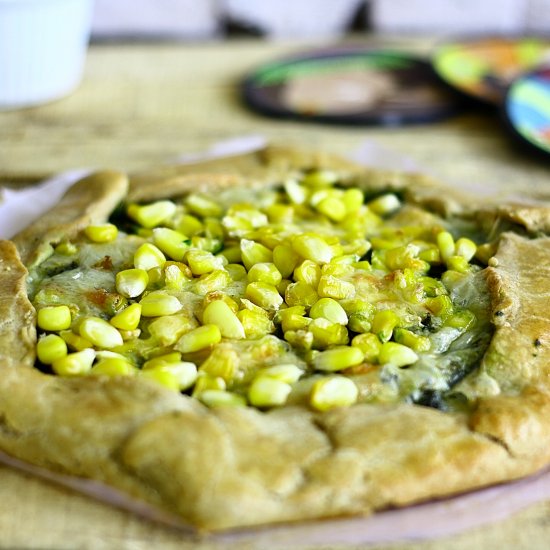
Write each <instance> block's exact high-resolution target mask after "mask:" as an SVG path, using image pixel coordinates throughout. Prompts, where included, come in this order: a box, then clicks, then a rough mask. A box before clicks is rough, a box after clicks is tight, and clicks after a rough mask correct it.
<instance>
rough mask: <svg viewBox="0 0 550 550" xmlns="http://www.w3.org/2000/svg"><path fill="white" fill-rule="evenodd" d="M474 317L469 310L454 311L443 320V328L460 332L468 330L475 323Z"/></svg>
mask: <svg viewBox="0 0 550 550" xmlns="http://www.w3.org/2000/svg"><path fill="white" fill-rule="evenodd" d="M475 320H476V316H475V314H474V313H473V312H472V311H470V310H469V309H462V310H459V311H455V312H454V313H453V314H452V315H449V316H448V317H447V318H446V319H445V326H446V327H452V328H458V329H460V330H462V331H464V330H468V329H469V328H470V327H471V326H472V324H473V323H475Z"/></svg>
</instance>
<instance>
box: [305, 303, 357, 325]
mask: <svg viewBox="0 0 550 550" xmlns="http://www.w3.org/2000/svg"><path fill="white" fill-rule="evenodd" d="M309 316H310V317H311V318H312V319H317V318H318V317H322V318H324V319H326V320H327V321H330V322H331V323H337V324H339V325H347V324H348V316H347V314H346V312H345V310H344V308H343V307H342V306H341V305H340V304H339V303H338V302H337V301H336V300H333V299H332V298H321V299H320V300H318V301H317V302H315V304H313V305H312V306H311V309H310V310H309Z"/></svg>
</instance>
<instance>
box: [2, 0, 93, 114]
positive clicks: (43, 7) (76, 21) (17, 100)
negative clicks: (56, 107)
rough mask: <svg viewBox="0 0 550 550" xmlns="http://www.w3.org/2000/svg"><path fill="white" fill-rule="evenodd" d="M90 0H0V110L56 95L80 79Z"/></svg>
mask: <svg viewBox="0 0 550 550" xmlns="http://www.w3.org/2000/svg"><path fill="white" fill-rule="evenodd" d="M92 4H93V0H0V109H17V108H20V107H29V106H32V105H38V104H41V103H45V102H48V101H52V100H54V99H58V98H60V97H63V96H64V95H66V94H68V93H69V92H71V91H72V90H74V89H75V88H76V87H77V86H78V84H79V83H80V80H81V78H82V72H83V69H84V61H85V58H86V49H87V46H88V39H89V35H90V24H91V18H92Z"/></svg>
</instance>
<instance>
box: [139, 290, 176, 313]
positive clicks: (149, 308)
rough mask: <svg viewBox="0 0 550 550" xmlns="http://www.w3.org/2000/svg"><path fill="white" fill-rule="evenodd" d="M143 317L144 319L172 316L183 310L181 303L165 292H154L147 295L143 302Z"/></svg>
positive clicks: (141, 303) (141, 301) (141, 302)
mask: <svg viewBox="0 0 550 550" xmlns="http://www.w3.org/2000/svg"><path fill="white" fill-rule="evenodd" d="M139 303H140V305H141V315H142V316H143V317H160V316H162V315H172V314H174V313H177V312H178V311H179V310H180V309H181V308H182V305H181V302H180V301H179V300H178V299H177V297H176V296H172V295H171V294H168V293H167V292H165V291H163V290H154V291H152V292H149V294H146V295H145V296H144V297H143V298H142V299H141V300H140V302H139Z"/></svg>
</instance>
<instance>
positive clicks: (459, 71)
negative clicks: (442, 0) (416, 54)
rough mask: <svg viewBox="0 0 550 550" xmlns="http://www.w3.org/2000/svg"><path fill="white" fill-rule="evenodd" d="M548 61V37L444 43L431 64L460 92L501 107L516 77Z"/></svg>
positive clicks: (549, 48) (549, 46) (549, 60)
mask: <svg viewBox="0 0 550 550" xmlns="http://www.w3.org/2000/svg"><path fill="white" fill-rule="evenodd" d="M545 62H550V38H536V37H533V38H528V37H524V38H504V37H495V38H483V39H477V40H471V41H464V42H454V43H448V44H445V45H443V46H441V47H439V48H438V49H437V51H436V52H435V54H434V56H433V58H432V63H433V67H434V69H435V71H436V73H437V74H438V75H439V76H440V77H441V78H442V79H443V80H444V81H445V82H447V83H448V84H450V85H451V86H453V87H454V88H456V89H458V90H460V91H461V92H463V93H465V94H467V95H470V96H473V97H475V98H477V99H481V100H484V101H486V102H490V103H495V104H502V102H503V100H504V96H505V94H506V90H507V88H508V86H509V85H510V83H511V82H512V81H513V80H514V79H515V78H517V77H518V76H519V75H521V74H523V73H524V72H526V71H529V70H532V69H534V68H535V67H536V66H538V65H540V64H544V63H545Z"/></svg>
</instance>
